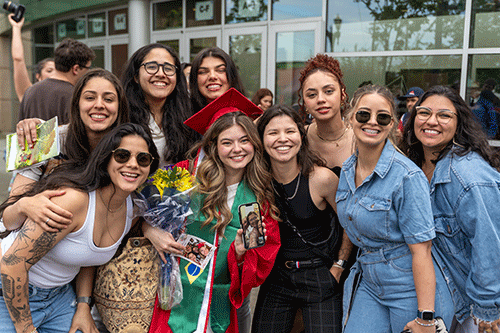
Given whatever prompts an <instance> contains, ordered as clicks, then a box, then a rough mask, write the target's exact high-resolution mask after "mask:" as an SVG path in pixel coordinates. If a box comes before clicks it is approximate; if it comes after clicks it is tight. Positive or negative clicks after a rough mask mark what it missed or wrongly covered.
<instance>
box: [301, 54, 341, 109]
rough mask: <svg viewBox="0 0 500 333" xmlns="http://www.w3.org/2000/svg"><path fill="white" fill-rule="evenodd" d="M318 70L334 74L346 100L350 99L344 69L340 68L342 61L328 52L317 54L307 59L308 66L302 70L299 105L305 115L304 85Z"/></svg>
mask: <svg viewBox="0 0 500 333" xmlns="http://www.w3.org/2000/svg"><path fill="white" fill-rule="evenodd" d="M317 71H324V72H328V73H331V74H333V75H334V76H335V77H336V78H337V80H338V81H339V84H340V89H342V91H343V92H344V96H345V97H344V100H349V96H348V95H347V91H346V87H345V84H344V80H343V77H344V74H343V73H342V70H341V69H340V63H339V61H338V60H337V59H334V58H332V57H330V56H328V55H326V54H320V53H318V54H316V56H315V57H314V58H311V59H309V60H307V62H306V66H305V67H304V68H303V69H302V70H301V71H300V78H299V82H300V88H299V101H298V103H299V106H300V111H301V112H302V114H303V115H304V116H305V115H306V113H305V109H304V102H303V101H302V103H301V100H302V89H303V86H304V82H305V80H306V79H307V78H308V77H309V75H311V74H313V73H315V72H317Z"/></svg>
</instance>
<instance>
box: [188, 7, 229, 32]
mask: <svg viewBox="0 0 500 333" xmlns="http://www.w3.org/2000/svg"><path fill="white" fill-rule="evenodd" d="M221 1H222V0H199V1H195V0H186V26H187V27H201V26H207V25H215V24H221V11H222V8H221Z"/></svg>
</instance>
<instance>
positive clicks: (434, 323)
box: [415, 318, 436, 327]
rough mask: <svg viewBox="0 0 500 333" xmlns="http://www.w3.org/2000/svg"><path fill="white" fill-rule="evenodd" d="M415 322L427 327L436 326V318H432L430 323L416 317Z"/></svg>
mask: <svg viewBox="0 0 500 333" xmlns="http://www.w3.org/2000/svg"><path fill="white" fill-rule="evenodd" d="M415 322H416V323H417V324H419V325H420V326H425V327H430V326H436V319H434V320H432V323H430V324H425V323H421V322H419V321H418V318H415Z"/></svg>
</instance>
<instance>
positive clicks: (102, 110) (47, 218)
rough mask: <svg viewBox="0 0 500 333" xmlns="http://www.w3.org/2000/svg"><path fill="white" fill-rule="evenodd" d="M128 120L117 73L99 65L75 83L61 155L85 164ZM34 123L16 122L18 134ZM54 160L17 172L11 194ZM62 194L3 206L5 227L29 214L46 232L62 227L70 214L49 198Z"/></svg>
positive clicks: (51, 192) (41, 195)
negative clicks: (112, 132)
mask: <svg viewBox="0 0 500 333" xmlns="http://www.w3.org/2000/svg"><path fill="white" fill-rule="evenodd" d="M128 120H129V115H128V103H127V99H126V98H125V93H124V91H123V89H122V87H121V85H120V81H119V80H118V79H117V78H116V76H115V75H113V74H112V73H111V72H108V71H106V70H104V69H101V68H96V69H93V70H90V71H88V72H87V73H85V74H84V75H83V77H82V78H81V79H80V80H79V81H78V82H77V84H76V86H75V90H74V93H73V99H72V101H71V111H70V123H69V124H68V125H63V126H61V127H60V138H61V150H62V154H63V156H64V158H65V159H70V160H74V161H75V163H77V164H84V163H86V161H87V159H88V157H89V155H90V152H91V151H92V150H93V149H94V148H95V147H96V146H97V143H98V142H99V141H100V140H101V138H102V137H103V136H104V135H105V134H106V133H107V132H109V131H111V130H112V129H113V128H114V127H116V126H117V125H119V124H123V123H126V122H128ZM37 122H38V121H36V120H34V119H26V120H23V121H21V122H20V123H19V124H18V125H17V134H18V136H19V137H21V138H24V134H25V133H29V132H28V131H25V130H24V129H25V128H31V127H32V126H33V127H34V126H36V123H37ZM30 134H31V133H30ZM27 136H31V135H27ZM35 138H36V131H35ZM59 161H60V160H59ZM53 162H54V161H51V162H49V163H48V164H44V165H43V166H42V167H40V168H34V169H29V170H23V171H20V172H19V173H18V174H17V176H16V177H15V179H14V182H13V184H12V191H11V196H12V195H17V194H20V193H23V192H24V191H25V186H26V185H31V184H32V183H33V182H36V181H38V180H39V179H40V178H41V177H42V175H43V174H44V173H45V172H47V171H48V170H47V169H49V168H51V167H52V166H53V164H54V163H53ZM58 163H59V162H58ZM62 194H64V191H61V190H49V191H45V192H43V193H39V194H37V195H35V196H30V197H23V198H21V199H20V200H18V201H16V203H15V204H13V205H11V206H9V207H7V208H6V209H5V212H4V214H3V222H4V224H5V227H6V228H7V229H8V230H13V229H16V228H19V227H20V226H21V224H22V223H23V222H24V220H25V219H26V218H27V217H28V218H29V219H31V220H32V221H34V222H35V223H37V224H39V225H40V226H41V227H42V228H43V229H44V230H45V231H52V232H54V231H57V229H60V228H63V227H64V226H65V225H67V224H69V223H71V214H69V212H68V211H66V210H64V209H61V207H59V206H58V205H57V204H56V203H55V202H53V201H52V200H50V198H51V197H53V196H57V195H62ZM11 214H12V215H11Z"/></svg>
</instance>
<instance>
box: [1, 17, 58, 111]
mask: <svg viewBox="0 0 500 333" xmlns="http://www.w3.org/2000/svg"><path fill="white" fill-rule="evenodd" d="M13 17H14V14H9V16H8V18H9V23H10V25H11V26H12V45H11V53H12V63H13V68H14V88H15V89H16V95H17V98H18V99H19V102H20V101H21V100H22V99H23V96H24V93H25V92H26V90H28V88H29V87H31V86H32V83H31V80H30V77H29V75H28V69H27V68H26V61H25V60H24V47H23V40H22V36H21V30H22V28H23V25H24V17H23V18H22V19H21V21H19V22H16V21H14V20H13ZM55 68H56V65H55V64H54V59H52V58H47V59H44V60H42V61H40V62H39V63H38V64H37V66H36V70H35V78H36V81H42V80H44V79H46V78H49V77H52V75H53V74H54V73H55V72H54V71H55Z"/></svg>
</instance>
